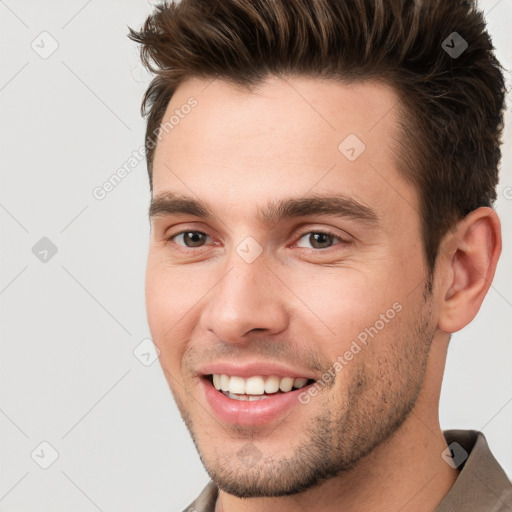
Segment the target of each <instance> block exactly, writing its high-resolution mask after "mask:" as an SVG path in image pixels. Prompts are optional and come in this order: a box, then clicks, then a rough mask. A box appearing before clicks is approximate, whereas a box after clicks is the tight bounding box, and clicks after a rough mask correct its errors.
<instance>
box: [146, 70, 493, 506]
mask: <svg viewBox="0 0 512 512" xmlns="http://www.w3.org/2000/svg"><path fill="white" fill-rule="evenodd" d="M191 96H193V97H194V98H196V99H197V106H196V107H195V108H194V109H193V110H192V111H191V112H190V113H189V114H188V115H187V116H186V117H184V118H183V119H181V120H180V122H179V124H178V125H176V126H174V128H173V129H172V130H171V131H169V133H166V134H163V135H162V138H161V140H160V142H159V143H158V145H157V148H156V153H155V160H154V170H153V197H157V196H159V195H160V194H163V193H166V192H172V193H176V194H183V195H187V196H191V197H192V198H194V199H200V200H202V201H203V202H205V203H207V204H208V205H209V207H210V208H211V209H212V210H213V212H214V217H213V218H209V219H204V218H200V217H197V216H195V215H191V214H187V215H183V214H179V215H177V214H173V215H163V214H161V215H155V216H153V217H152V233H151V240H150V246H149V253H148V264H147V275H146V303H147V314H148V322H149V326H150V329H151V333H152V336H153V340H154V342H155V344H156V345H157V347H158V348H159V350H160V362H161V365H162V368H163V370H164V373H165V376H166V378H167V380H168V382H169V385H170V388H171V391H172V393H173V395H174V398H175V400H176V403H177V405H178V408H179V410H180V412H181V414H182V416H183V418H184V421H185V423H186V425H187V427H188V428H189V430H190V432H191V435H192V437H193V440H194V442H195V444H196V447H197V448H198V452H199V454H200V457H201V460H202V461H203V463H204V465H205V467H206V469H207V471H208V473H209V474H210V476H211V477H212V478H213V480H214V482H215V483H216V484H217V486H218V487H220V495H219V499H218V501H217V511H220V510H225V511H232V510H237V511H243V510H254V511H256V510H280V511H288V510H290V511H291V510H303V509H305V510H308V511H316V510H323V511H329V510H341V508H340V507H341V506H343V510H344V511H345V510H346V511H351V510H379V511H381V512H382V511H386V510H390V511H391V510H393V511H396V510H404V511H405V510H416V511H417V510H425V511H426V510H432V511H433V510H434V509H435V507H436V506H437V504H439V502H440V501H441V500H442V498H443V497H444V496H445V495H446V493H447V492H448V490H449V489H450V487H451V486H452V485H453V482H454V481H455V479H456V477H457V471H456V470H454V469H452V468H451V467H450V466H448V464H446V463H445V462H444V461H443V459H442V458H441V453H442V451H443V450H444V449H445V448H446V443H445V440H444V437H443V435H442V431H441V428H440V426H439V420H438V405H439V393H440V389H441V383H442V376H443V371H444V364H445V358H446V350H447V346H448V342H449V334H450V333H452V332H455V331H457V330H459V329H461V328H462V327H464V325H466V324H467V323H469V322H470V321H471V320H472V318H473V317H474V316H475V315H476V313H477V311H478V309H479V307H480V304H481V302H482V300H483V298H484V296H485V294H486V292H487V290H488V288H489V286H490V282H491V281H492V277H493V275H494V270H495V267H496V262H497V259H498V256H499V253H500V249H501V239H500V227H499V221H498V218H497V216H496V214H495V212H494V211H493V210H491V209H489V208H479V209H478V210H476V211H474V212H472V213H471V214H470V215H469V216H468V217H466V219H463V220H461V222H459V224H458V226H457V228H456V229H455V230H454V231H453V232H451V233H449V234H448V235H447V236H446V237H445V239H444V240H443V243H442V246H441V249H440V256H439V260H438V263H437V266H436V271H435V275H434V286H433V291H432V293H431V294H428V293H426V278H427V275H428V272H427V267H426V264H425V260H424V256H423V252H422V245H421V232H420V217H419V206H418V196H417V192H416V190H415V189H414V188H413V187H412V186H411V185H410V184H409V183H407V182H406V181H405V180H404V179H403V178H402V177H401V175H400V174H399V173H398V171H397V169H396V151H398V150H397V149H395V148H396V147H397V146H396V142H395V139H398V138H399V133H398V132H397V126H398V125H397V119H396V117H395V115H396V109H394V108H393V107H394V105H396V103H397V101H398V98H397V97H396V95H395V94H394V92H393V91H392V90H391V89H390V88H388V87H387V86H385V85H383V84H376V83H360V84H352V85H346V84H340V83H334V82H329V81H322V80H319V79H313V78H306V77H289V78H286V79H278V78H270V79H268V80H267V81H266V82H265V83H264V84H263V86H262V87H260V88H259V89H258V90H257V91H256V92H255V93H249V92H246V91H242V90H239V89H236V88H234V87H233V86H232V85H230V84H228V83H226V82H224V81H222V80H219V79H217V80H214V81H213V82H212V81H211V80H199V79H191V80H188V81H186V82H184V83H183V84H182V85H181V86H180V87H179V88H178V90H177V91H176V93H175V95H174V96H173V98H172V100H171V102H170V104H169V107H168V110H167V113H166V115H165V116H164V119H167V118H169V116H170V115H171V114H172V112H173V111H174V110H175V109H177V108H178V109H179V108H180V107H181V106H182V105H184V104H185V103H186V102H187V100H188V99H189V98H190V97H191ZM349 134H356V135H357V137H358V138H359V139H360V140H361V141H362V142H363V143H364V145H365V147H366V149H365V150H364V151H363V152H362V153H361V154H360V156H358V158H357V159H356V160H354V161H350V160H348V159H347V158H346V157H345V156H344V155H343V154H342V152H341V151H340V150H339V149H338V145H339V144H340V143H341V142H342V141H343V140H344V139H345V138H346V137H347V136H348V135H349ZM333 194H345V195H346V196H348V197H350V198H353V199H355V200H357V201H358V202H360V203H362V204H363V205H365V206H367V207H368V208H371V209H372V210H373V212H374V213H375V215H376V217H377V219H378V222H376V223H372V222H364V221H361V220H359V219H356V218H351V217H347V218H340V217H337V216H334V215H319V214H315V215H305V216H302V217H298V218H293V219H286V220H282V221H279V222H277V223H275V224H273V225H272V226H269V225H267V224H264V223H262V222H260V220H259V218H258V216H257V212H258V210H259V209H260V208H264V207H265V206H266V205H267V204H268V203H270V202H273V201H278V200H281V199H287V198H291V197H292V198H301V197H305V196H310V195H315V196H316V197H321V196H331V195H333ZM194 230H198V231H201V232H204V233H206V234H207V235H208V236H207V237H205V238H203V239H202V242H201V243H198V244H197V245H196V246H193V247H187V245H186V243H187V240H186V239H185V237H184V236H183V235H181V236H174V238H171V239H170V240H166V239H167V238H169V237H171V236H173V235H178V234H179V233H183V232H184V231H194ZM326 231H327V232H328V233H332V235H333V237H332V238H329V237H327V239H325V238H324V239H323V240H327V244H326V245H329V244H330V243H331V245H330V246H329V247H320V248H319V247H318V245H317V246H315V245H314V243H315V240H312V237H311V233H318V232H320V233H325V232H326ZM249 236H250V237H252V238H254V239H255V240H256V241H257V242H258V244H259V245H260V246H261V248H262V249H263V252H262V253H261V255H259V256H258V257H257V258H256V259H255V260H254V261H253V262H252V263H247V262H246V261H245V260H244V259H243V258H242V257H240V254H239V253H238V252H237V250H236V249H237V246H238V245H239V244H240V243H241V242H242V241H243V240H244V239H245V238H246V237H249ZM337 237H340V238H337ZM196 240H197V239H196ZM188 243H189V244H190V239H189V240H188ZM397 304H398V305H399V309H400V311H399V312H396V314H395V315H394V316H393V318H392V319H389V321H388V322H386V323H385V324H384V327H383V328H381V329H378V334H376V335H375V336H374V337H373V338H371V339H369V341H368V343H367V345H365V346H364V347H363V348H362V349H361V350H360V351H359V352H358V353H357V354H356V355H354V357H353V358H352V359H351V360H350V361H348V362H347V364H346V365H344V366H343V369H342V370H341V371H338V372H336V376H335V378H334V379H333V380H331V381H330V382H329V383H328V385H326V386H324V387H323V388H322V389H321V390H320V391H319V392H318V394H317V395H316V396H314V397H313V398H311V400H310V401H309V402H308V403H307V404H300V403H297V405H295V406H294V407H293V408H292V409H291V411H290V413H289V414H288V415H287V416H286V417H284V418H280V419H279V421H275V422H270V423H267V424H263V425H257V426H243V425H237V424H229V423H226V422H223V421H221V420H220V419H219V418H217V417H216V416H215V414H214V413H213V411H212V410H211V408H210V406H209V404H208V402H207V401H206V400H205V397H204V395H203V393H202V390H201V386H200V381H201V378H202V377H201V376H200V375H199V374H198V368H199V367H200V365H204V364H206V363H209V362H214V361H221V362H230V361H236V362H251V361H269V362H283V361H286V362H287V363H289V364H290V365H293V367H294V368H299V369H304V370H307V371H308V372H309V373H312V374H313V375H315V378H317V379H321V377H322V375H323V374H324V372H326V371H328V370H329V368H332V367H333V364H334V362H335V361H336V360H337V358H338V356H340V355H343V354H344V353H345V352H346V351H347V350H349V349H350V346H351V343H352V341H353V340H355V339H357V336H358V335H359V334H360V333H361V332H363V331H364V330H365V329H366V328H369V327H370V326H374V325H375V324H376V321H377V320H379V319H380V318H382V317H381V315H383V314H386V311H388V310H390V308H393V305H395V307H396V305H397ZM396 308H397V307H396ZM397 309H398V308H397ZM248 443H250V444H249V446H250V447H251V449H252V450H254V453H257V454H258V455H257V457H256V459H257V460H256V461H255V462H254V463H253V464H252V465H248V464H247V463H246V461H244V460H242V458H241V457H240V455H239V453H240V450H242V449H243V448H244V446H247V445H248ZM244 497H245V498H251V499H241V498H244Z"/></svg>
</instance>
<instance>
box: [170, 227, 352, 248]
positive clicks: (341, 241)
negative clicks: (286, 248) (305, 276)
mask: <svg viewBox="0 0 512 512" xmlns="http://www.w3.org/2000/svg"><path fill="white" fill-rule="evenodd" d="M185 233H199V234H201V235H204V236H206V237H208V236H209V235H208V233H205V232H204V231H200V230H197V229H186V230H184V231H179V232H178V233H173V234H172V235H170V236H169V237H167V238H165V241H164V245H168V244H169V243H173V239H174V238H176V237H177V236H179V235H183V234H185ZM311 234H321V235H328V236H330V237H332V238H334V239H336V240H338V242H339V243H338V244H333V245H330V246H329V247H325V248H323V249H315V248H307V247H301V249H306V250H307V251H309V252H315V253H318V252H327V251H329V249H331V248H333V247H335V246H336V245H342V244H344V245H348V244H349V243H350V241H349V240H345V239H344V238H341V237H340V236H339V235H337V234H336V233H333V232H331V231H329V230H309V231H304V232H302V233H300V234H299V235H298V237H297V241H296V242H295V243H297V242H298V241H300V240H301V239H302V238H303V237H304V236H305V235H311ZM210 238H211V237H210ZM175 245H176V246H177V247H178V248H179V249H178V250H179V251H183V252H189V251H193V250H194V249H202V248H203V247H204V246H199V247H187V246H184V245H179V244H175Z"/></svg>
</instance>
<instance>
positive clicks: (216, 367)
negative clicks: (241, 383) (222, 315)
mask: <svg viewBox="0 0 512 512" xmlns="http://www.w3.org/2000/svg"><path fill="white" fill-rule="evenodd" d="M197 373H198V374H201V375H212V374H217V375H229V376H230V377H233V376H237V377H243V378H249V377H253V376H256V375H260V376H271V375H275V376H276V377H293V378H301V377H302V378H305V379H313V380H317V377H315V375H313V373H312V372H311V371H310V370H304V369H298V368H292V367H287V366H284V365H282V364H278V363H272V362H264V361H261V362H251V363H243V364H242V363H228V362H221V361H218V362H215V363H208V364H205V365H203V366H201V367H200V368H198V369H197Z"/></svg>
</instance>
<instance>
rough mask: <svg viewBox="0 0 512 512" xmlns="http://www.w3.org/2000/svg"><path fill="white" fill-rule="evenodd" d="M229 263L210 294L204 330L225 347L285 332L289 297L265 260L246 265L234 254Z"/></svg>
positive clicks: (202, 317) (203, 321)
mask: <svg viewBox="0 0 512 512" xmlns="http://www.w3.org/2000/svg"><path fill="white" fill-rule="evenodd" d="M237 259H238V261H237ZM230 263H232V264H231V265H229V267H228V271H227V273H226V274H224V276H223V277H222V278H221V279H220V281H219V282H218V284H217V285H216V286H215V287H214V288H213V289H212V290H211V292H210V294H208V296H209V300H208V302H207V304H206V305H205V307H204V309H203V311H202V315H201V322H202V327H203V328H206V329H208V330H209V331H212V332H213V333H214V334H215V335H216V336H217V338H218V339H220V340H222V341H224V342H226V343H238V344H243V343H246V342H247V341H249V339H250V337H251V335H250V333H258V332H259V333H260V334H262V335H264V336H270V335H274V334H278V333H280V332H282V331H284V330H285V329H286V327H287V326H288V322H289V315H288V312H287V310H286V307H285V301H286V295H285V293H284V290H283V289H282V283H281V282H280V281H279V279H277V278H276V276H275V275H274V274H273V273H272V272H271V271H270V270H269V269H268V268H267V266H266V263H265V260H264V258H263V256H262V257H260V258H258V259H257V260H256V261H254V262H252V263H247V262H245V261H243V260H242V259H240V258H239V257H238V255H236V254H235V255H234V258H232V259H231V261H230Z"/></svg>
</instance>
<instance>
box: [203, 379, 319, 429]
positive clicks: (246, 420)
mask: <svg viewBox="0 0 512 512" xmlns="http://www.w3.org/2000/svg"><path fill="white" fill-rule="evenodd" d="M201 385H202V386H203V389H204V393H205V395H206V400H207V401H208V403H209V404H210V407H211V408H212V409H213V412H214V414H215V416H217V417H218V418H219V419H221V420H222V421H225V422H226V423H236V424H237V425H260V424H264V423H270V422H272V421H275V420H277V419H279V418H281V417H283V416H285V415H286V414H287V413H288V412H289V411H290V410H291V409H292V408H293V407H294V406H295V405H302V404H301V403H300V402H299V398H298V397H299V394H300V393H303V392H304V391H307V390H308V389H309V387H310V386H312V385H313V384H310V385H309V386H304V387H303V388H300V389H295V390H293V391H288V392H287V393H276V394H275V395H266V396H268V398H263V399H261V400H254V401H251V402H249V401H248V400H235V399H233V398H228V397H227V396H226V395H224V394H223V393H222V392H220V391H217V390H216V389H215V388H214V387H213V384H212V383H211V382H210V381H209V380H208V379H204V378H203V379H201Z"/></svg>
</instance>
